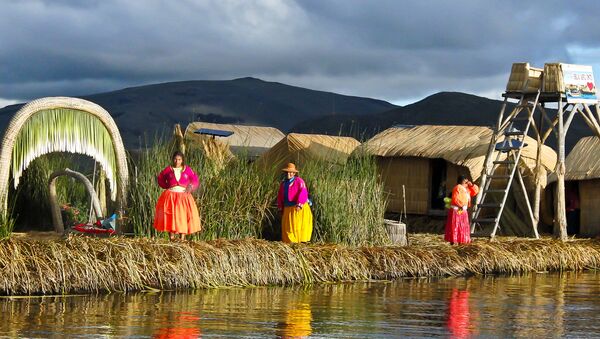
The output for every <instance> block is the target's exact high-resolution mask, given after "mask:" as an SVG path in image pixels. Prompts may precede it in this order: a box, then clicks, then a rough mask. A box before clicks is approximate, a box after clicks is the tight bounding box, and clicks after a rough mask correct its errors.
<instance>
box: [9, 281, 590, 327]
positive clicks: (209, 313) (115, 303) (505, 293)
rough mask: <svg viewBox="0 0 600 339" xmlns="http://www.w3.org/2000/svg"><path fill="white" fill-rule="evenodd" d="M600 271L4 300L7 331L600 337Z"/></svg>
mask: <svg viewBox="0 0 600 339" xmlns="http://www.w3.org/2000/svg"><path fill="white" fill-rule="evenodd" d="M598 295H600V274H598V273H592V272H590V273H563V274H534V275H528V276H513V277H487V278H477V277H473V278H460V279H412V280H402V281H396V282H392V283H348V284H331V285H317V286H313V287H310V288H306V287H287V288H280V287H265V288H248V289H237V288H236V289H221V290H199V291H191V292H190V291H180V292H161V293H132V294H116V293H113V294H106V295H99V296H57V297H32V298H1V299H0V312H1V313H2V321H0V336H8V337H50V338H52V337H55V338H62V337H65V336H71V337H82V336H87V335H93V336H111V337H155V338H181V337H189V338H196V337H200V336H202V335H205V336H216V337H265V336H268V337H276V336H279V337H287V338H291V337H295V338H298V337H311V336H314V337H322V336H329V337H345V338H369V337H371V338H380V337H382V336H395V337H398V336H408V337H432V336H451V337H456V338H463V337H478V336H482V337H489V336H493V337H555V336H573V337H589V336H600V323H598V322H597V321H596V319H597V315H598V314H600V298H598Z"/></svg>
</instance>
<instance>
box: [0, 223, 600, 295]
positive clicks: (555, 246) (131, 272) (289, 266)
mask: <svg viewBox="0 0 600 339" xmlns="http://www.w3.org/2000/svg"><path fill="white" fill-rule="evenodd" d="M442 237H443V236H442V235H431V234H412V235H410V237H409V241H410V245H409V246H406V247H391V246H390V247H349V246H342V245H335V244H308V245H306V244H293V245H288V244H284V243H281V242H273V241H266V240H258V239H244V240H224V239H218V240H213V241H209V242H195V241H189V242H169V241H166V240H162V239H148V238H123V237H113V238H104V239H102V238H89V237H83V236H70V237H68V238H66V239H58V240H43V241H42V240H28V239H24V238H20V239H8V240H2V241H0V272H1V273H0V294H2V295H33V294H44V295H45V294H70V293H96V292H110V291H121V292H129V291H140V290H156V289H158V290H176V289H197V288H218V287H244V286H271V285H283V286H285V285H303V284H314V283H326V282H328V283H331V282H348V281H368V280H371V281H374V280H375V281H377V280H382V281H385V280H394V279H399V278H405V277H442V276H455V277H459V276H469V275H487V274H514V273H525V272H550V271H574V270H597V269H599V268H600V240H597V239H573V240H569V241H567V242H564V243H563V242H560V241H557V240H554V239H550V238H542V239H539V240H535V239H527V238H513V237H511V238H508V237H506V238H502V237H501V238H499V241H496V242H489V241H488V240H487V239H475V240H474V242H473V243H471V244H468V245H460V246H450V245H449V244H447V243H445V242H443V240H442Z"/></svg>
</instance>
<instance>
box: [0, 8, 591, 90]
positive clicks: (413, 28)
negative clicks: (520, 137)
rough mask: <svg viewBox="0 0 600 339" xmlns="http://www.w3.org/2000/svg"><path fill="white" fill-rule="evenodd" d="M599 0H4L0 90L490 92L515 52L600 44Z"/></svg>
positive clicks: (537, 59)
mask: <svg viewBox="0 0 600 339" xmlns="http://www.w3.org/2000/svg"><path fill="white" fill-rule="evenodd" d="M599 9H600V3H597V2H576V3H568V4H567V3H565V2H564V1H559V0H552V1H530V2H522V1H516V0H515V1H513V0H511V1H502V2H498V1H488V2H484V1H474V0H463V1H442V0H439V1H427V0H424V1H414V2H406V1H396V0H387V1H384V0H380V1H361V0H335V1H334V0H330V1H324V0H310V1H295V2H294V1H275V0H264V1H253V2H250V1H242V0H239V1H235V0H232V1H220V0H214V1H191V0H182V1H172V2H167V1H125V0H106V1H68V0H61V1H8V2H5V3H3V4H2V11H1V12H0V98H3V99H23V100H25V99H31V98H34V97H38V96H46V95H59V94H60V95H77V94H88V93H93V92H98V91H106V90H114V89H119V88H121V87H124V86H131V85H138V84H145V83H151V82H161V81H172V80H188V79H229V78H235V77H242V76H257V77H261V78H264V79H266V80H275V81H283V82H287V83H291V84H295V85H300V86H305V87H309V88H317V89H323V90H331V91H342V92H344V93H347V94H353V95H364V96H372V97H378V98H383V99H387V100H400V101H401V100H406V99H409V98H418V97H420V96H423V95H425V94H429V93H432V92H435V91H439V90H457V91H468V92H473V93H477V94H484V95H489V93H494V92H498V91H501V89H502V87H503V86H504V84H505V82H506V76H507V72H508V70H509V69H510V64H511V63H512V62H514V61H530V62H532V63H534V64H536V65H542V64H543V63H544V62H546V61H556V60H559V61H564V62H576V61H577V58H578V55H577V53H580V54H584V55H585V57H586V58H587V59H590V54H589V53H587V54H586V53H582V51H584V52H585V51H590V50H592V51H593V50H594V49H596V51H597V49H598V47H600V46H598V45H599V44H600V39H599V37H598V32H600V27H599V26H600V24H599V23H598V20H597V19H596V14H597V13H599V11H598V10H599ZM596 53H597V52H596ZM591 55H592V56H593V55H594V53H592V54H591Z"/></svg>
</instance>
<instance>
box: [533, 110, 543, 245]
mask: <svg viewBox="0 0 600 339" xmlns="http://www.w3.org/2000/svg"><path fill="white" fill-rule="evenodd" d="M543 105H544V104H542V106H541V107H543ZM543 115H544V113H543V112H540V120H539V122H538V133H537V152H536V158H535V176H534V183H535V193H534V196H533V228H534V230H535V233H536V234H537V229H538V226H539V223H540V202H541V198H542V185H541V180H542V178H541V176H542V146H543V145H544V140H543V139H542V135H541V133H542V131H543V130H544V116H543Z"/></svg>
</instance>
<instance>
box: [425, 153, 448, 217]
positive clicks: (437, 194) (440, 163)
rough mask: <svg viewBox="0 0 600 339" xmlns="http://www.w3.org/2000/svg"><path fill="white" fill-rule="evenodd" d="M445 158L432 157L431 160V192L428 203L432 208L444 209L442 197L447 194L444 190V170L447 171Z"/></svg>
mask: <svg viewBox="0 0 600 339" xmlns="http://www.w3.org/2000/svg"><path fill="white" fill-rule="evenodd" d="M446 167H447V165H446V160H444V159H433V160H431V185H430V186H429V187H431V192H430V201H429V205H430V206H431V209H432V210H443V209H444V198H445V197H446V196H447V194H448V192H446V172H447V168H446Z"/></svg>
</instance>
